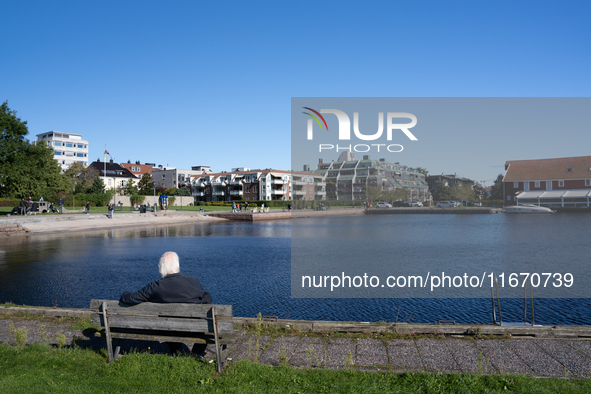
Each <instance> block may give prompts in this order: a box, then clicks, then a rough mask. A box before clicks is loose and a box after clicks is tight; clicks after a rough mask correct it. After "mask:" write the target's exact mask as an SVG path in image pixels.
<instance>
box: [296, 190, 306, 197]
mask: <svg viewBox="0 0 591 394" xmlns="http://www.w3.org/2000/svg"><path fill="white" fill-rule="evenodd" d="M293 194H294V195H295V196H305V195H306V194H307V193H306V192H305V191H303V190H294V191H293Z"/></svg>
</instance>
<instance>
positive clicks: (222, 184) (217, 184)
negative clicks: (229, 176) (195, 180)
mask: <svg viewBox="0 0 591 394" xmlns="http://www.w3.org/2000/svg"><path fill="white" fill-rule="evenodd" d="M211 184H212V185H213V186H226V182H212V183H211Z"/></svg>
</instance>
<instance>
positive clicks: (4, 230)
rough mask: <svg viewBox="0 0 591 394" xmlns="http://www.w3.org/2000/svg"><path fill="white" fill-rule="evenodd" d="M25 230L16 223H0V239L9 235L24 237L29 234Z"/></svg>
mask: <svg viewBox="0 0 591 394" xmlns="http://www.w3.org/2000/svg"><path fill="white" fill-rule="evenodd" d="M29 232H30V230H28V229H26V228H25V227H23V226H22V225H20V224H18V223H2V224H0V237H9V236H11V235H24V234H27V233H29Z"/></svg>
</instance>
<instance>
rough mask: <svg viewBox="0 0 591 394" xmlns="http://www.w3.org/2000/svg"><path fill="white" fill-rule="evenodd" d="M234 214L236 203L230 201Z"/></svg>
mask: <svg viewBox="0 0 591 394" xmlns="http://www.w3.org/2000/svg"><path fill="white" fill-rule="evenodd" d="M234 212H236V203H235V202H234V201H232V213H234Z"/></svg>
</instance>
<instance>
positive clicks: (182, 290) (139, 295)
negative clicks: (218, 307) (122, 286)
mask: <svg viewBox="0 0 591 394" xmlns="http://www.w3.org/2000/svg"><path fill="white" fill-rule="evenodd" d="M120 301H121V302H124V303H126V304H132V305H135V304H139V303H142V302H159V303H169V302H170V303H187V304H211V295H210V294H209V293H208V292H207V291H205V290H203V287H201V283H199V281H198V280H197V279H195V278H193V277H192V276H186V275H183V274H181V273H180V272H179V273H178V274H170V275H166V276H165V277H164V278H162V279H160V280H157V281H155V282H152V283H150V284H148V285H147V286H146V287H144V288H143V289H141V290H138V291H136V292H135V293H132V292H130V291H126V292H124V293H123V294H121V299H120Z"/></svg>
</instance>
